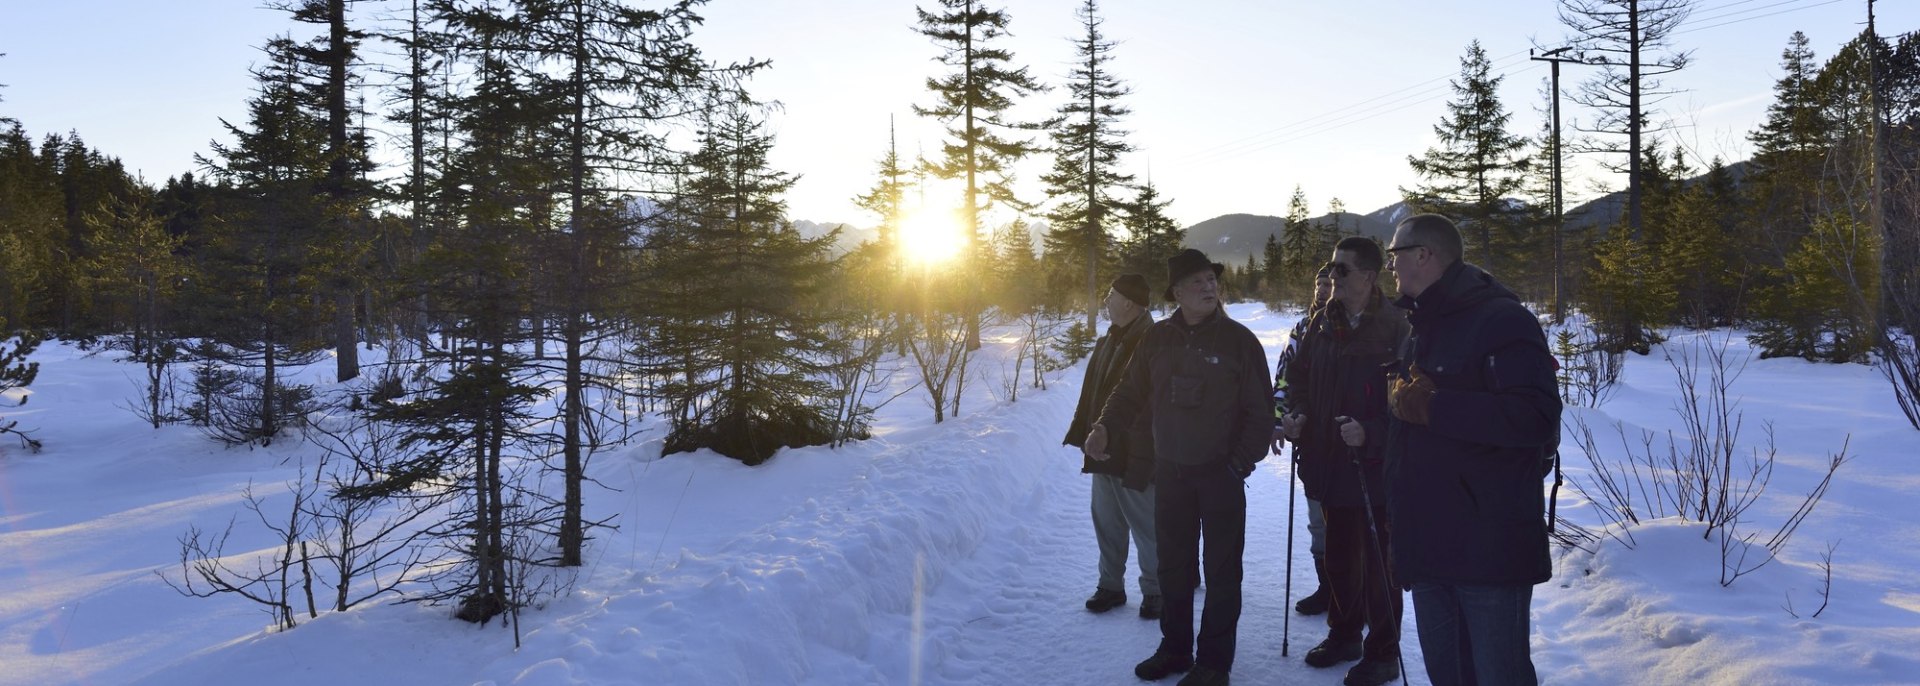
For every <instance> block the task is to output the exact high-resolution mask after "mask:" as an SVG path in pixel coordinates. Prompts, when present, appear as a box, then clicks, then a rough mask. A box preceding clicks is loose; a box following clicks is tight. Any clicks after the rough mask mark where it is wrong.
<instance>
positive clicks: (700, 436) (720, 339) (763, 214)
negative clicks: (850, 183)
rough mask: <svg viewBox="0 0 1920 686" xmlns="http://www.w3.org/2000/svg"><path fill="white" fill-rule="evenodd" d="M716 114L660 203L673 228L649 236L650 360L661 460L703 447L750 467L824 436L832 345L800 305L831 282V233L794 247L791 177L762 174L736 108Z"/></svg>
mask: <svg viewBox="0 0 1920 686" xmlns="http://www.w3.org/2000/svg"><path fill="white" fill-rule="evenodd" d="M725 116H726V118H725V119H721V120H717V121H713V122H711V123H710V124H709V128H708V130H706V131H704V132H702V134H701V136H700V148H699V150H698V151H697V152H695V153H694V154H693V156H692V157H691V158H690V159H689V160H688V162H689V165H690V167H691V173H692V176H691V177H690V178H688V179H687V180H686V182H685V184H684V185H683V187H682V191H681V194H680V195H679V196H678V197H676V198H674V199H672V200H670V201H669V202H668V203H667V210H668V213H669V215H670V217H671V218H672V222H673V224H672V226H671V227H670V228H668V229H666V230H663V231H660V232H656V234H655V238H656V240H657V241H658V243H657V244H656V245H657V249H658V251H659V253H660V254H659V256H658V261H657V263H656V267H655V271H654V273H653V274H651V275H650V278H649V279H648V280H649V281H650V282H652V283H655V284H659V285H660V286H661V287H662V288H661V290H660V291H659V292H657V294H656V296H655V298H656V300H655V301H656V302H657V303H658V305H657V307H658V309H659V312H658V313H657V316H658V317H659V318H660V323H659V325H658V326H657V328H656V330H655V331H656V336H655V343H654V351H653V352H654V353H655V354H656V355H657V356H659V357H660V358H661V359H663V360H665V361H666V364H667V365H668V366H667V367H666V368H664V369H661V370H660V371H662V372H667V373H671V374H673V375H675V376H676V377H677V381H676V382H675V383H674V384H672V385H670V386H669V391H668V399H667V402H668V405H669V416H670V419H671V421H672V426H671V427H670V429H669V433H668V435H667V438H666V447H665V450H666V452H669V453H672V452H683V451H688V450H694V449H697V448H712V449H714V450H715V451H717V452H719V453H721V454H723V455H727V456H730V457H734V458H737V459H739V460H742V461H744V462H746V463H747V464H759V463H761V462H763V461H765V460H766V459H767V458H768V457H770V456H772V455H773V453H774V452H775V451H777V450H779V449H780V448H782V447H787V446H805V445H818V444H823V443H827V442H829V441H831V440H832V438H833V433H832V426H833V417H831V416H830V415H829V414H828V413H827V412H826V410H825V409H824V408H825V407H826V406H827V405H826V403H824V402H821V400H822V399H823V398H824V397H826V396H828V395H829V394H830V391H831V389H830V388H828V387H827V386H826V384H825V383H824V381H823V379H822V377H823V375H824V374H826V373H828V372H830V371H831V370H829V369H826V368H825V367H824V366H823V365H824V363H823V360H825V359H827V357H828V355H827V353H828V352H829V351H830V350H831V349H832V347H833V346H834V345H836V343H835V342H834V341H832V340H830V339H829V337H828V336H827V333H828V328H827V324H828V322H827V321H825V319H824V317H823V315H822V314H821V313H819V312H817V311H815V310H814V309H811V308H813V306H814V305H816V304H817V301H818V299H819V298H820V296H821V294H822V292H823V291H824V290H825V289H827V288H829V287H830V286H831V285H832V284H831V283H830V278H831V277H832V276H833V275H834V273H835V263H834V261H833V260H832V259H831V258H829V257H828V251H829V249H830V247H831V246H832V245H833V241H834V240H835V236H834V235H833V234H832V233H829V234H828V235H826V236H822V237H819V238H813V239H808V238H803V237H801V236H800V234H799V233H798V232H797V231H795V230H794V229H793V227H792V225H791V224H789V223H787V221H786V218H785V202H784V201H783V200H781V199H780V196H781V195H782V194H784V193H785V192H786V191H787V189H788V188H790V187H791V186H792V185H793V177H792V176H791V175H789V174H787V173H785V172H781V171H776V170H774V169H772V168H770V167H769V166H768V164H767V155H768V153H769V152H770V151H771V150H772V147H773V138H772V136H771V135H770V134H767V133H764V132H763V131H762V125H761V124H760V123H759V122H757V121H754V120H753V119H751V118H750V117H749V116H748V115H747V113H745V112H743V111H740V110H738V109H733V110H731V111H729V112H728V113H726V115H725ZM717 274H725V275H727V276H726V278H715V276H714V275H717Z"/></svg>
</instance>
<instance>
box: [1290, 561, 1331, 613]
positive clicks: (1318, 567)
mask: <svg viewBox="0 0 1920 686" xmlns="http://www.w3.org/2000/svg"><path fill="white" fill-rule="evenodd" d="M1313 576H1314V578H1316V579H1319V580H1320V586H1319V587H1318V588H1315V589H1313V593H1312V594H1311V595H1308V596H1307V597H1305V598H1301V599H1300V602H1297V603H1294V604H1293V611H1294V612H1298V613H1300V614H1303V615H1307V616H1309V617H1311V616H1313V615H1317V614H1321V613H1324V612H1326V611H1327V603H1328V601H1330V600H1331V599H1332V597H1333V594H1331V593H1328V592H1327V564H1326V562H1325V560H1324V558H1322V557H1320V556H1319V555H1315V556H1314V557H1313Z"/></svg>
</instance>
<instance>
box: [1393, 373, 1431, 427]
mask: <svg viewBox="0 0 1920 686" xmlns="http://www.w3.org/2000/svg"><path fill="white" fill-rule="evenodd" d="M1433 391H1434V386H1433V379H1432V378H1431V377H1429V376H1427V373H1426V372H1424V371H1421V370H1420V367H1419V366H1418V365H1415V366H1414V367H1413V368H1412V370H1410V371H1409V373H1408V374H1407V377H1406V378H1405V379H1394V380H1392V381H1389V382H1387V407H1390V408H1392V409H1393V416H1395V417H1399V418H1400V421H1403V422H1407V423H1410V424H1419V425H1421V426H1425V425H1426V424H1427V423H1428V422H1429V421H1430V420H1431V419H1432V415H1431V414H1429V412H1430V410H1431V409H1432V407H1433Z"/></svg>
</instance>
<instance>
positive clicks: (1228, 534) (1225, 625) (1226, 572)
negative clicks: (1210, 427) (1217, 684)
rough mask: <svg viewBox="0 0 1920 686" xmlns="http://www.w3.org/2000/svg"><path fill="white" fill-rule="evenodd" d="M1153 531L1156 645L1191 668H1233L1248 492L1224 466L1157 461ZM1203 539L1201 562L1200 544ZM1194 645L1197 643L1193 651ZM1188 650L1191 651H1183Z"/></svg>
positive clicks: (1237, 633) (1228, 669)
mask: <svg viewBox="0 0 1920 686" xmlns="http://www.w3.org/2000/svg"><path fill="white" fill-rule="evenodd" d="M1153 482H1154V483H1153V487H1154V490H1155V494H1154V502H1153V506H1154V513H1153V514H1154V517H1153V519H1154V529H1155V531H1154V533H1156V534H1158V535H1159V537H1160V589H1161V592H1162V594H1163V595H1162V596H1161V597H1162V599H1163V602H1164V606H1163V610H1162V612H1161V614H1160V648H1159V650H1158V652H1161V653H1166V654H1169V655H1188V654H1192V655H1193V663H1194V664H1196V665H1200V666H1203V667H1209V668H1212V669H1216V670H1219V671H1221V672H1231V671H1233V657H1234V649H1235V647H1236V645H1237V644H1238V642H1239V626H1240V579H1241V576H1242V574H1243V571H1244V570H1243V568H1242V566H1241V554H1242V553H1244V552H1245V551H1246V546H1247V491H1246V485H1245V482H1244V481H1241V479H1240V477H1239V476H1237V475H1235V474H1234V473H1233V471H1232V470H1231V469H1229V468H1228V467H1227V464H1226V462H1225V461H1221V462H1214V463H1211V464H1206V465H1199V466H1181V465H1175V464H1171V463H1168V462H1164V461H1162V462H1160V463H1159V464H1157V465H1156V466H1155V469H1154V475H1153ZM1203 536H1204V537H1205V538H1206V546H1205V559H1204V560H1202V559H1200V558H1201V545H1200V539H1201V538H1202V537H1203ZM1203 564H1204V566H1205V569H1206V580H1207V606H1206V609H1205V610H1204V611H1203V612H1202V614H1201V617H1200V633H1199V636H1198V637H1196V636H1195V635H1194V631H1193V590H1194V586H1195V585H1196V584H1195V581H1196V579H1195V578H1194V574H1195V572H1198V571H1200V569H1201V567H1202V565H1203ZM1196 643H1197V646H1196ZM1189 651H1191V652H1189Z"/></svg>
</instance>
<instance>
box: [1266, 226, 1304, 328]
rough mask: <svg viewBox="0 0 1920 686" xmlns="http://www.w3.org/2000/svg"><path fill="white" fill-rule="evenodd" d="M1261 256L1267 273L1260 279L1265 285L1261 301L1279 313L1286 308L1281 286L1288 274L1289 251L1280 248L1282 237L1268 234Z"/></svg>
mask: <svg viewBox="0 0 1920 686" xmlns="http://www.w3.org/2000/svg"><path fill="white" fill-rule="evenodd" d="M1260 255H1261V257H1262V258H1264V260H1263V261H1262V263H1261V264H1263V265H1265V271H1264V272H1262V273H1261V279H1260V280H1261V283H1263V284H1264V287H1263V288H1261V289H1260V296H1261V300H1262V301H1264V302H1265V303H1266V304H1267V309H1269V310H1273V311H1275V312H1279V311H1280V309H1281V308H1283V307H1285V306H1286V299H1285V298H1284V297H1283V296H1282V294H1281V292H1280V290H1281V289H1280V284H1281V283H1283V282H1284V279H1285V277H1286V273H1287V270H1286V267H1287V251H1286V249H1285V248H1282V247H1281V246H1280V237H1279V236H1277V235H1275V234H1271V233H1270V234H1267V243H1266V245H1265V246H1263V247H1262V248H1261V250H1260ZM1309 297H1311V296H1309Z"/></svg>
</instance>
